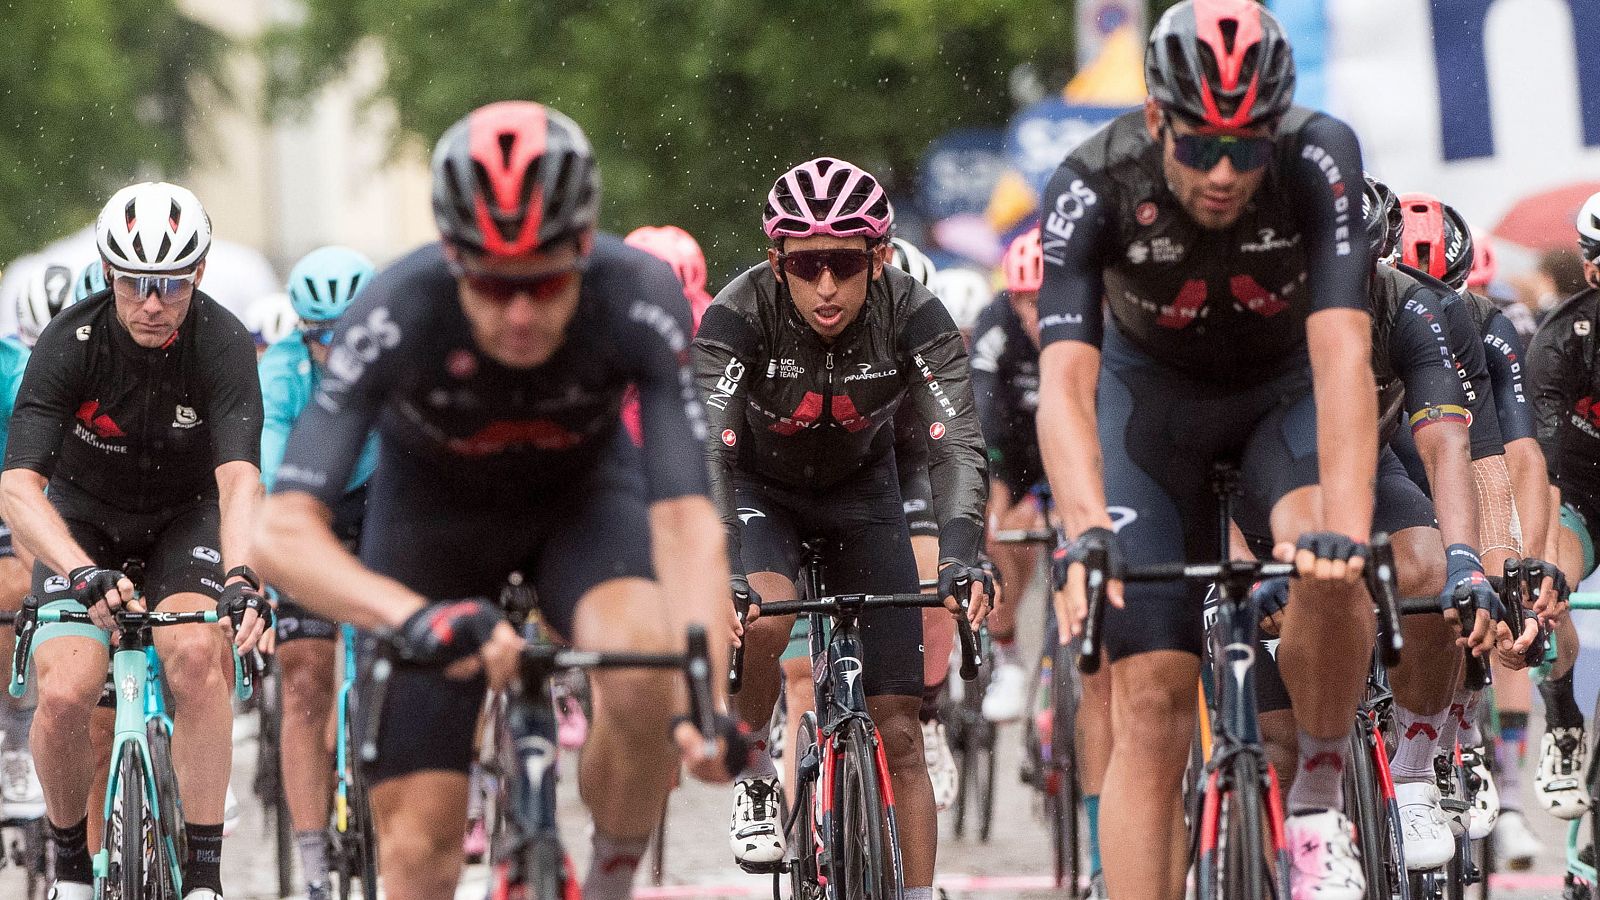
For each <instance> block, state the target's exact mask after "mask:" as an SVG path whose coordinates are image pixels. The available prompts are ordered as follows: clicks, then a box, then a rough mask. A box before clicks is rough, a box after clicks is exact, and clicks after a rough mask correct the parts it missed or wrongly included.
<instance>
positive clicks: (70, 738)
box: [0, 183, 271, 900]
mask: <svg viewBox="0 0 1600 900" xmlns="http://www.w3.org/2000/svg"><path fill="white" fill-rule="evenodd" d="M95 237H96V243H97V245H98V247H99V250H100V258H101V261H102V262H103V264H104V265H105V267H106V270H107V273H108V275H109V276H110V279H111V282H112V289H111V290H110V291H107V292H103V293H100V294H96V295H94V296H93V297H91V298H90V299H88V300H85V301H84V302H82V303H77V304H74V305H73V306H71V307H69V308H67V309H66V310H64V311H63V312H62V313H61V314H60V315H58V316H56V317H55V318H54V319H53V320H52V321H51V324H50V325H49V326H48V327H46V328H45V329H44V331H43V332H41V334H40V336H39V343H38V345H37V346H36V347H35V348H34V354H33V356H32V357H30V359H29V362H28V370H27V373H26V374H25V375H24V376H23V379H22V387H21V389H20V391H19V393H18V396H17V408H16V412H15V414H14V415H13V416H12V419H11V430H10V438H9V441H8V443H7V446H6V463H5V472H4V474H3V475H0V495H3V497H4V503H5V512H6V518H7V521H9V522H10V523H11V526H12V528H13V529H15V533H16V539H17V540H18V541H19V542H20V543H22V544H23V545H24V546H26V547H27V548H28V549H29V550H31V551H33V552H34V553H35V554H36V555H37V557H38V560H37V562H35V564H34V569H33V585H32V593H33V595H34V596H35V597H37V598H38V600H39V602H40V604H41V606H42V608H44V609H67V610H74V609H75V610H87V611H88V613H89V615H90V616H91V617H92V618H93V621H94V624H93V625H74V624H54V625H44V626H42V627H40V628H39V630H38V633H37V634H36V636H35V638H34V645H33V659H34V664H35V666H36V671H37V673H38V682H39V710H38V715H37V716H36V717H35V718H34V728H33V734H32V740H33V749H34V760H35V762H36V763H38V768H39V777H40V780H41V781H42V782H43V783H44V785H45V800H46V805H47V806H48V817H49V838H50V842H51V844H52V845H53V846H54V850H55V864H56V884H55V887H54V889H53V890H54V896H56V897H57V898H58V900H77V898H88V897H89V896H90V895H91V893H92V889H91V888H90V887H89V884H90V881H91V879H92V874H93V873H92V870H91V867H90V856H89V849H88V846H87V840H88V838H87V824H86V818H85V810H86V803H87V801H88V797H89V792H90V789H91V785H92V783H93V781H94V778H95V775H96V772H95V767H96V763H95V760H94V754H92V753H86V752H85V748H86V747H88V746H90V741H89V737H90V733H89V732H90V716H91V713H92V712H93V710H94V708H95V704H96V702H97V701H98V700H99V699H100V694H101V688H102V686H103V685H104V682H105V675H106V667H107V664H108V662H109V633H108V632H109V630H110V629H111V628H112V627H113V625H114V621H113V619H112V613H113V612H114V611H115V610H117V609H119V608H120V607H122V606H123V605H124V604H125V603H127V602H128V601H130V600H132V599H133V586H132V584H130V583H129V581H128V579H127V578H126V577H124V576H123V575H122V573H121V572H119V571H118V567H120V566H121V565H123V564H124V563H125V562H126V561H127V560H128V559H129V558H130V557H139V558H141V559H143V560H144V561H145V564H146V569H145V571H146V573H147V574H146V580H145V585H144V599H145V603H146V604H147V606H149V607H151V608H155V609H160V610H166V611H173V612H190V611H203V610H212V609H216V610H218V611H219V612H221V613H225V614H226V622H225V624H224V626H223V628H220V629H219V628H216V627H209V626H201V625H184V626H178V627H174V628H163V629H159V630H157V631H156V632H155V636H154V640H155V646H156V650H157V651H158V652H159V654H160V656H161V663H162V669H163V671H164V673H165V675H164V678H163V682H164V683H165V684H166V685H167V686H168V687H169V688H170V689H171V691H172V695H173V704H172V710H173V719H174V726H173V733H172V756H173V767H174V769H175V770H176V774H177V780H178V790H179V793H180V794H181V795H182V799H183V813H184V817H185V819H186V820H187V821H185V822H184V831H185V833H186V835H187V845H188V849H187V858H186V859H185V860H184V862H183V887H184V890H185V892H186V894H185V896H186V897H187V898H189V900H202V898H203V900H215V898H217V897H220V896H221V893H222V877H221V862H222V827H223V826H222V821H223V806H224V800H225V796H226V791H227V786H228V774H229V771H230V769H231V760H232V757H233V737H232V728H231V723H232V720H233V710H232V707H231V705H230V702H231V698H230V694H231V690H230V688H231V686H232V681H233V666H232V664H231V662H230V656H229V653H228V647H227V644H228V641H227V637H226V632H225V629H226V628H227V627H228V626H230V625H231V627H232V628H233V629H234V635H233V648H232V650H233V651H234V652H236V653H238V654H241V655H242V654H244V653H245V652H247V651H248V650H250V649H251V648H253V647H255V646H256V645H257V642H258V639H261V638H263V636H264V635H265V634H266V632H265V629H266V626H267V625H268V623H269V622H270V616H269V615H266V613H267V608H266V605H265V601H264V600H263V598H262V597H261V596H260V594H259V593H258V591H259V589H260V582H259V580H257V578H256V576H255V573H254V572H252V571H251V569H250V565H249V564H250V562H251V548H250V530H251V528H253V527H254V524H255V521H256V508H257V505H258V502H259V498H260V494H261V472H260V470H259V469H258V468H257V466H256V462H257V459H258V457H259V454H260V441H261V388H260V385H259V384H258V383H257V382H256V379H255V377H254V373H253V362H254V356H253V355H252V353H251V348H250V337H249V335H248V333H247V332H246V331H245V329H244V326H243V325H241V324H240V322H239V320H238V319H236V318H234V316H233V314H232V313H230V312H228V311H227V310H226V309H224V308H223V307H222V306H221V305H219V304H218V303H217V302H216V301H214V300H213V299H211V297H210V296H208V295H207V294H205V293H204V292H202V291H200V290H199V289H198V283H199V282H200V280H201V278H202V277H203V276H204V274H205V266H206V252H207V250H209V249H210V245H211V222H210V220H209V218H207V216H206V212H205V210H204V209H203V208H201V206H200V201H199V200H198V199H197V198H196V197H195V196H194V194H192V193H190V192H189V191H188V190H186V189H184V188H181V187H177V186H175V185H170V184H156V183H144V184H137V185H133V186H131V187H127V188H123V189H122V190H121V191H118V192H117V193H116V194H115V195H113V196H112V198H111V200H110V201H109V202H108V203H107V204H106V206H105V208H104V209H103V210H102V211H101V213H100V217H99V219H98V220H97V222H96V224H95ZM47 487H48V489H49V494H48V496H47V495H46V493H45V491H46V488H47ZM262 646H263V647H264V648H267V649H270V646H271V644H270V635H266V640H264V641H262Z"/></svg>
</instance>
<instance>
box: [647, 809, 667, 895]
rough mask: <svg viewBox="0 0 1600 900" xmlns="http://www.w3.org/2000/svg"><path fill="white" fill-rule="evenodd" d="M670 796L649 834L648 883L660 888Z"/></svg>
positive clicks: (664, 864) (663, 877) (662, 877)
mask: <svg viewBox="0 0 1600 900" xmlns="http://www.w3.org/2000/svg"><path fill="white" fill-rule="evenodd" d="M671 799H672V798H671V796H670V795H668V797H667V801H666V802H663V803H662V805H661V818H659V819H657V820H656V827H655V830H654V831H652V832H650V883H651V884H653V885H655V886H656V887H660V886H661V883H662V881H664V880H666V875H667V806H668V805H670V802H671Z"/></svg>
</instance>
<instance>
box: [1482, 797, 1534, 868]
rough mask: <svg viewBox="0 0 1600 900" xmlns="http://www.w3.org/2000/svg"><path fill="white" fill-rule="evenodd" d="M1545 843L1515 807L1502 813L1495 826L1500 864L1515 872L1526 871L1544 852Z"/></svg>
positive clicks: (1495, 839)
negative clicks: (1535, 834)
mask: <svg viewBox="0 0 1600 900" xmlns="http://www.w3.org/2000/svg"><path fill="white" fill-rule="evenodd" d="M1543 850H1544V844H1543V843H1542V842H1541V841H1540V840H1539V838H1537V837H1536V836H1534V833H1533V831H1532V830H1531V829H1529V828H1528V821H1527V820H1526V819H1524V818H1523V817H1522V813H1520V812H1517V811H1516V810H1514V809H1508V810H1504V811H1502V812H1501V813H1500V821H1498V822H1496V823H1495V827H1494V852H1495V855H1496V856H1497V857H1499V861H1500V865H1501V866H1502V867H1503V868H1506V869H1509V870H1510V871H1513V872H1526V871H1528V870H1529V869H1531V868H1533V861H1534V860H1535V859H1537V858H1538V856H1539V854H1540V853H1541V852H1543Z"/></svg>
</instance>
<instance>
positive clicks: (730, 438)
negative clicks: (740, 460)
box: [722, 428, 739, 447]
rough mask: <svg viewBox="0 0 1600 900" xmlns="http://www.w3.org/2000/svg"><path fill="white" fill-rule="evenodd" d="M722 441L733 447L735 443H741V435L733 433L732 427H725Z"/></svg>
mask: <svg viewBox="0 0 1600 900" xmlns="http://www.w3.org/2000/svg"><path fill="white" fill-rule="evenodd" d="M722 442H723V443H724V444H727V445H728V446H729V447H732V446H733V445H734V444H737V443H739V436H738V435H737V434H734V433H733V429H732V428H724V429H722Z"/></svg>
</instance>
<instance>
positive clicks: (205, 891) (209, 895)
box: [183, 888, 222, 900]
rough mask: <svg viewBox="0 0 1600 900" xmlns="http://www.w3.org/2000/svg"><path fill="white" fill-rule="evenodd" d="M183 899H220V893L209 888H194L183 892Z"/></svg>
mask: <svg viewBox="0 0 1600 900" xmlns="http://www.w3.org/2000/svg"><path fill="white" fill-rule="evenodd" d="M183 900H222V895H221V894H219V893H217V892H216V891H213V890H212V889H211V888H195V889H194V890H192V891H190V892H189V893H187V894H184V895H183Z"/></svg>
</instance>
